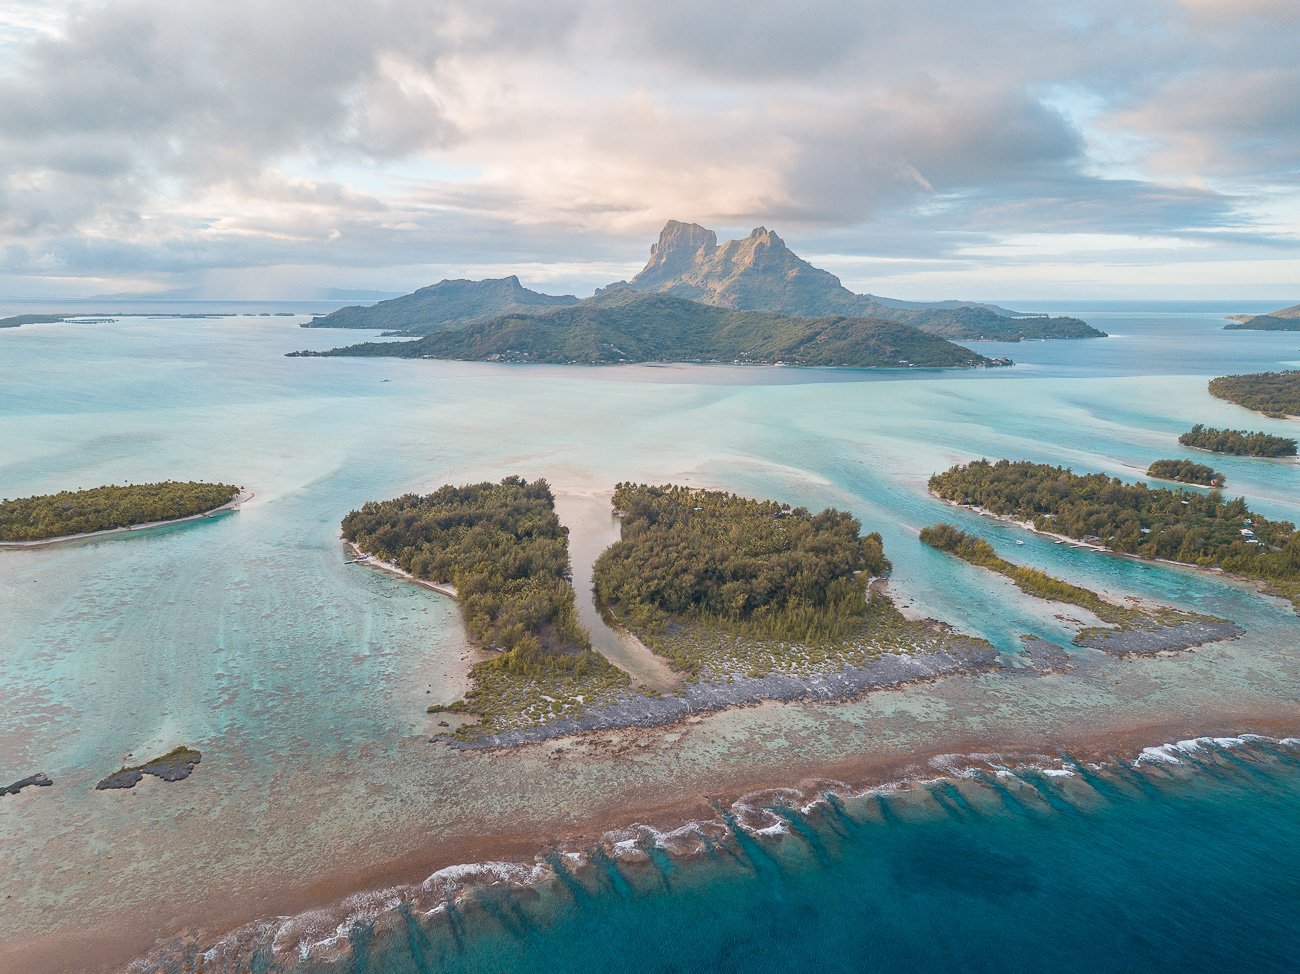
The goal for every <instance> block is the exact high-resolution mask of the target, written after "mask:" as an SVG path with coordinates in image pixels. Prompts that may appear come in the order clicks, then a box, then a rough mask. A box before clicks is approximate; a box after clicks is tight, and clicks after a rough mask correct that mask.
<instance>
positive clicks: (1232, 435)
mask: <svg viewBox="0 0 1300 974" xmlns="http://www.w3.org/2000/svg"><path fill="white" fill-rule="evenodd" d="M1178 442H1179V443H1181V444H1182V445H1183V446H1193V447H1196V448H1197V449H1198V450H1209V451H1211V452H1213V453H1227V454H1231V455H1233V456H1242V457H1293V456H1295V453H1296V441H1295V440H1293V439H1291V438H1289V437H1286V436H1273V435H1271V434H1269V433H1247V432H1245V431H1244V430H1220V429H1214V428H1213V427H1210V426H1202V425H1201V424H1200V423H1197V424H1196V425H1195V426H1193V427H1192V428H1191V429H1190V430H1188V431H1187V432H1186V433H1184V434H1183V435H1182V436H1180V437H1178ZM1152 476H1153V477H1154V476H1159V475H1158V474H1152ZM1172 479H1174V480H1181V479H1182V478H1180V477H1175V478H1172ZM1193 482H1194V483H1199V481H1193Z"/></svg>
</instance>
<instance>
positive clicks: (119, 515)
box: [0, 480, 239, 541]
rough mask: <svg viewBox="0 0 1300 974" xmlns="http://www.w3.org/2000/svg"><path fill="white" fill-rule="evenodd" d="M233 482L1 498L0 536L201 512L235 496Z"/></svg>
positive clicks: (63, 532)
mask: <svg viewBox="0 0 1300 974" xmlns="http://www.w3.org/2000/svg"><path fill="white" fill-rule="evenodd" d="M238 494H239V488H238V487H236V486H234V485H232V484H208V483H200V482H197V481H184V482H182V481H176V480H168V481H164V482H162V483H156V484H123V485H120V486H116V485H108V486H104V487H92V488H90V489H89V490H65V491H60V492H59V493H57V494H43V495H40V496H37V497H20V498H18V499H17V500H4V501H0V541H44V540H47V539H49V538H61V537H65V536H67V535H72V534H90V533H91V532H94V531H110V530H113V529H114V528H127V527H132V526H134V525H137V524H148V523H150V522H153V521H174V520H177V519H178V518H183V517H192V516H193V515H195V514H203V513H205V512H206V511H211V510H213V509H214V508H218V507H221V506H222V505H223V504H228V503H229V502H230V501H232V500H234V499H235V497H236V496H238Z"/></svg>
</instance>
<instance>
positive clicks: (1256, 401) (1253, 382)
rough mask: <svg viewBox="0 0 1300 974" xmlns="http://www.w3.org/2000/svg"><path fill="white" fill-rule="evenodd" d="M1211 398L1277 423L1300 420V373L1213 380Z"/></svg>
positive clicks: (1232, 376)
mask: <svg viewBox="0 0 1300 974" xmlns="http://www.w3.org/2000/svg"><path fill="white" fill-rule="evenodd" d="M1210 395H1212V396H1217V397H1218V398H1219V399H1226V400H1228V401H1229V402H1235V403H1236V404H1237V405H1238V406H1245V407H1246V408H1247V409H1253V410H1255V412H1257V413H1263V414H1264V415H1265V416H1272V417H1274V418H1276V419H1284V418H1286V417H1289V416H1300V369H1293V370H1291V371H1289V372H1254V373H1251V374H1248V375H1225V376H1221V377H1219V378H1217V379H1211V380H1210Z"/></svg>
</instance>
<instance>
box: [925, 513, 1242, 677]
mask: <svg viewBox="0 0 1300 974" xmlns="http://www.w3.org/2000/svg"><path fill="white" fill-rule="evenodd" d="M921 541H922V543H924V544H928V545H929V546H930V547H932V548H938V549H939V550H940V551H946V552H948V553H949V554H951V555H955V556H956V557H958V558H960V559H962V560H963V561H966V562H969V563H970V564H972V565H978V566H980V567H981V568H987V569H988V570H989V571H993V572H997V573H998V574H999V575H1004V576H1006V577H1007V578H1009V579H1011V581H1012V582H1014V583H1015V585H1016V587H1017V588H1018V589H1020V590H1021V591H1022V592H1024V593H1025V594H1026V595H1032V596H1034V597H1035V598H1040V599H1048V600H1050V601H1053V602H1064V603H1066V604H1068V605H1076V606H1078V607H1079V608H1081V609H1085V610H1087V611H1088V612H1091V613H1092V614H1093V615H1095V616H1096V617H1097V618H1098V619H1100V620H1101V621H1102V622H1104V623H1108V624H1109V626H1110V627H1112V628H1102V627H1096V626H1094V627H1089V628H1086V629H1083V630H1081V631H1080V632H1079V634H1078V635H1076V636H1075V637H1074V644H1075V645H1076V646H1086V647H1091V648H1094V649H1100V650H1102V651H1103V652H1109V653H1112V654H1114V655H1117V656H1127V655H1130V654H1132V653H1139V652H1140V653H1152V652H1162V651H1167V650H1178V649H1189V648H1191V647H1192V646H1194V645H1199V644H1201V643H1205V642H1215V641H1218V640H1221V639H1232V638H1235V637H1236V636H1240V635H1241V632H1242V630H1241V629H1240V628H1239V627H1237V626H1236V625H1235V624H1233V623H1231V622H1229V621H1228V620H1226V619H1220V618H1218V617H1216V616H1208V615H1204V614H1202V613H1199V612H1188V611H1186V610H1183V609H1174V608H1171V607H1169V606H1155V605H1146V604H1143V603H1140V602H1139V603H1133V602H1130V603H1129V604H1123V603H1119V602H1115V601H1112V600H1110V599H1107V598H1105V597H1103V596H1102V595H1099V594H1098V593H1097V592H1094V591H1092V590H1091V589H1087V588H1084V587H1082V586H1081V585H1074V584H1072V583H1071V582H1067V581H1064V580H1063V579H1060V578H1054V577H1053V576H1051V575H1048V574H1047V573H1046V572H1042V571H1039V570H1038V569H1037V568H1030V567H1029V566H1027V565H1017V564H1015V563H1014V562H1010V561H1007V560H1006V559H1004V558H1002V557H1000V556H999V555H998V553H997V552H996V551H995V550H994V549H993V546H992V545H991V544H989V543H988V542H987V541H985V540H983V539H982V538H977V537H974V536H972V535H969V534H967V533H966V532H965V531H961V530H958V529H957V528H956V527H955V526H954V525H951V524H944V523H940V524H934V525H931V526H930V527H928V528H922V530H921Z"/></svg>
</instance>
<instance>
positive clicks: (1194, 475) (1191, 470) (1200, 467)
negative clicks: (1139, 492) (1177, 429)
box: [1147, 427, 1227, 487]
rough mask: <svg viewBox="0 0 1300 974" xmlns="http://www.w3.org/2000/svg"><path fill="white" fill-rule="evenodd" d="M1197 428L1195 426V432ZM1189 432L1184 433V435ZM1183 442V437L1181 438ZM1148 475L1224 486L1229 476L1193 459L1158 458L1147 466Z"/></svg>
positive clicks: (1196, 483) (1182, 482) (1182, 481)
mask: <svg viewBox="0 0 1300 974" xmlns="http://www.w3.org/2000/svg"><path fill="white" fill-rule="evenodd" d="M1195 431H1196V428H1195V427H1193V432H1195ZM1187 435H1188V434H1186V433H1184V434H1183V436H1187ZM1180 442H1181V438H1180ZM1147 476H1148V477H1154V478H1156V479H1157V480H1171V481H1174V482H1175V483H1180V484H1193V485H1195V486H1198V487H1222V486H1223V485H1224V484H1225V483H1227V478H1226V477H1225V476H1224V475H1223V474H1221V473H1220V472H1219V471H1217V470H1215V469H1214V468H1213V467H1211V466H1209V465H1208V464H1204V463H1196V462H1195V461H1193V460H1157V461H1155V462H1154V463H1153V464H1151V466H1149V467H1148V468H1147Z"/></svg>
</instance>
